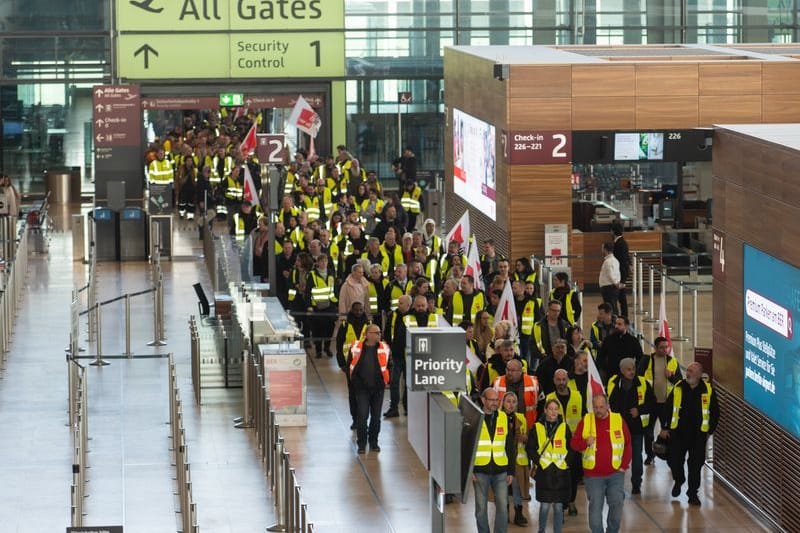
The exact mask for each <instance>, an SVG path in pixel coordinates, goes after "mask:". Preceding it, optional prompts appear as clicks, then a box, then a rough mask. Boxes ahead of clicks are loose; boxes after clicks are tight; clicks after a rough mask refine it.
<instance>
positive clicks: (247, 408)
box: [234, 350, 258, 433]
mask: <svg viewBox="0 0 800 533" xmlns="http://www.w3.org/2000/svg"><path fill="white" fill-rule="evenodd" d="M250 374H251V371H250V352H249V351H248V350H244V351H243V353H242V400H243V403H244V406H243V413H242V417H241V418H239V419H238V420H234V422H235V423H234V427H235V428H239V429H243V428H249V427H253V424H252V418H253V416H252V409H253V407H252V405H251V402H252V398H251V397H250V392H251V391H250V387H251V383H250ZM256 433H258V431H256Z"/></svg>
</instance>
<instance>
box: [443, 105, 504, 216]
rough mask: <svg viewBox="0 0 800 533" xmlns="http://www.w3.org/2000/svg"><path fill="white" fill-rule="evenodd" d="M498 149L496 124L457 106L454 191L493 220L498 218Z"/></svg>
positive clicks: (454, 135) (454, 140)
mask: <svg viewBox="0 0 800 533" xmlns="http://www.w3.org/2000/svg"><path fill="white" fill-rule="evenodd" d="M495 152H496V130H495V127H494V126H492V125H491V124H489V123H487V122H484V121H482V120H480V119H478V118H475V117H473V116H472V115H468V114H467V113H464V112H463V111H461V110H459V109H455V108H454V109H453V189H454V192H455V193H456V194H457V195H459V196H460V197H462V198H463V199H464V200H466V201H467V202H468V203H469V204H470V205H471V206H473V207H475V208H476V209H478V210H479V211H480V212H481V213H483V214H484V215H486V216H487V217H489V218H491V219H492V220H497V204H496V203H495V198H496V191H497V185H496V172H497V159H496V157H495V155H496V153H495Z"/></svg>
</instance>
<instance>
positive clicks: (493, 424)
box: [472, 387, 517, 533]
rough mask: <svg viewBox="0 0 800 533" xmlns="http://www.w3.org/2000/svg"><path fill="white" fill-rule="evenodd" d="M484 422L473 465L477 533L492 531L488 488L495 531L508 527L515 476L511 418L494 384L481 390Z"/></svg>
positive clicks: (503, 532) (514, 449)
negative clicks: (509, 505) (511, 485)
mask: <svg viewBox="0 0 800 533" xmlns="http://www.w3.org/2000/svg"><path fill="white" fill-rule="evenodd" d="M481 403H482V404H483V423H482V424H481V433H480V441H479V442H478V450H477V452H476V454H475V463H474V466H473V468H472V485H473V487H474V488H475V521H476V522H477V524H478V533H489V516H488V515H489V513H488V508H489V488H490V487H491V489H492V491H493V492H494V505H495V514H494V533H506V531H508V485H509V484H510V483H511V481H512V480H513V479H514V470H515V468H516V467H515V465H514V463H515V461H514V458H515V454H516V446H517V445H516V442H514V439H509V438H507V437H508V418H507V416H506V414H505V413H504V412H503V410H502V409H499V410H498V407H500V393H498V392H497V391H496V390H494V389H493V388H491V387H488V388H486V389H484V391H483V392H482V393H481Z"/></svg>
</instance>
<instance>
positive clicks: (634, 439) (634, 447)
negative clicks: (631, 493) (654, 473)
mask: <svg viewBox="0 0 800 533" xmlns="http://www.w3.org/2000/svg"><path fill="white" fill-rule="evenodd" d="M645 431H647V430H646V429H645ZM643 448H644V433H640V434H639V435H634V434H631V452H633V457H632V459H631V485H633V486H634V487H641V486H642V471H643V469H644V466H643V463H642V449H643Z"/></svg>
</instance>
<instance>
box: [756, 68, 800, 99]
mask: <svg viewBox="0 0 800 533" xmlns="http://www.w3.org/2000/svg"><path fill="white" fill-rule="evenodd" d="M761 69H762V74H761V76H762V81H761V86H762V92H763V94H765V95H766V94H770V95H775V94H795V95H800V61H780V62H778V61H775V62H770V61H765V62H764V63H763V64H762V66H761Z"/></svg>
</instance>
